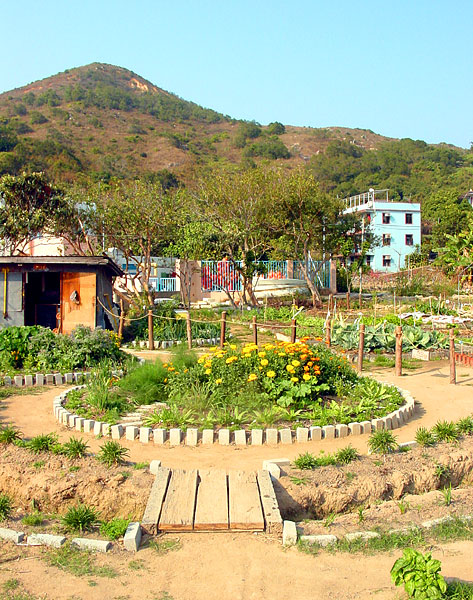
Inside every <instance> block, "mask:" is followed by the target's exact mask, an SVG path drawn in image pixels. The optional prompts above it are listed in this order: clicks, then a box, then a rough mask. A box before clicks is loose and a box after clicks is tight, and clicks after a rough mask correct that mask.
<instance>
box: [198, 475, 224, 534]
mask: <svg viewBox="0 0 473 600" xmlns="http://www.w3.org/2000/svg"><path fill="white" fill-rule="evenodd" d="M194 529H195V530H196V531H214V530H223V529H228V489H227V473H226V472H225V471H224V470H223V469H199V487H198V488H197V501H196V507H195V517H194Z"/></svg>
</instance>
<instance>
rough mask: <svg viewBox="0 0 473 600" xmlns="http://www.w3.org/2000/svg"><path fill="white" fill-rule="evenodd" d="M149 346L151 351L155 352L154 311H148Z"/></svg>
mask: <svg viewBox="0 0 473 600" xmlns="http://www.w3.org/2000/svg"><path fill="white" fill-rule="evenodd" d="M148 346H149V349H150V350H154V331H153V311H152V310H151V308H150V309H149V310H148Z"/></svg>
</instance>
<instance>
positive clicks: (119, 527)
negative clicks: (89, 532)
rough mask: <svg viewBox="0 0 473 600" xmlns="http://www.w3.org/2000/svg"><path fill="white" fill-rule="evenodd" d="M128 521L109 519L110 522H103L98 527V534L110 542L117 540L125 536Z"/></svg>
mask: <svg viewBox="0 0 473 600" xmlns="http://www.w3.org/2000/svg"><path fill="white" fill-rule="evenodd" d="M129 524H130V519H118V518H117V519H111V520H110V521H103V522H102V524H101V525H100V533H101V534H102V535H103V536H105V537H108V538H110V539H111V540H117V539H118V538H121V537H123V536H124V535H125V532H126V530H127V527H128V525H129Z"/></svg>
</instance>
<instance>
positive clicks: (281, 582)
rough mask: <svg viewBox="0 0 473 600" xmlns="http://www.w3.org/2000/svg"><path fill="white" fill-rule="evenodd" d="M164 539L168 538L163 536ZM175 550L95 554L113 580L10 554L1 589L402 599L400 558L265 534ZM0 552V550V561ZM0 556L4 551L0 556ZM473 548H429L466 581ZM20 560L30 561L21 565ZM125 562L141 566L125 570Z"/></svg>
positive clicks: (78, 597) (119, 598)
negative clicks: (307, 546)
mask: <svg viewBox="0 0 473 600" xmlns="http://www.w3.org/2000/svg"><path fill="white" fill-rule="evenodd" d="M167 539H169V538H167ZM180 541H181V544H182V546H181V548H180V549H179V550H177V551H174V552H170V553H168V554H166V555H163V556H159V555H157V553H156V552H155V551H154V550H153V549H151V548H148V549H144V550H140V552H139V553H138V554H137V555H135V556H134V555H131V554H126V553H124V552H121V553H114V554H110V555H106V556H98V557H97V561H98V563H100V564H104V565H109V566H111V567H112V568H114V569H116V571H117V572H118V576H117V577H116V578H115V579H103V578H97V577H89V576H83V577H76V576H73V575H67V574H65V573H63V572H62V571H59V570H58V569H56V568H55V567H48V566H46V565H45V563H44V562H43V561H42V560H40V559H39V558H34V557H38V556H39V555H40V553H41V551H40V550H37V549H35V550H32V549H25V548H21V549H14V548H12V546H9V547H8V548H9V549H11V550H10V551H8V550H7V551H6V554H7V555H8V554H9V555H10V556H12V557H13V556H15V555H19V556H21V557H23V558H20V560H19V561H16V560H15V561H11V562H8V563H3V564H2V561H1V559H0V583H3V582H5V581H6V580H8V579H12V578H16V579H18V580H20V582H21V583H22V585H23V586H24V588H25V589H26V590H27V591H28V592H30V593H33V594H35V595H38V596H40V595H41V597H43V594H45V593H46V594H47V596H46V597H47V598H48V599H50V600H51V599H54V600H72V599H74V600H96V599H97V600H125V599H133V600H222V599H226V598H234V599H235V600H266V599H268V600H269V599H271V600H292V599H293V598H298V599H299V600H334V599H336V600H365V599H366V598H371V597H374V598H376V599H377V600H394V598H399V597H404V596H402V595H401V594H400V590H398V589H397V590H396V588H395V587H394V586H393V584H392V583H391V581H390V576H389V571H390V569H391V567H392V565H393V563H394V561H395V560H396V558H398V557H399V556H400V554H401V552H400V551H396V552H395V553H391V554H389V553H383V554H376V555H374V556H364V555H362V554H352V555H350V554H342V553H337V554H333V555H332V554H329V553H326V552H321V553H319V554H318V555H317V556H310V555H306V554H303V553H301V552H299V550H297V549H296V548H291V549H288V550H284V549H283V548H282V546H281V545H280V544H279V543H277V542H275V541H273V540H271V539H269V538H267V537H266V536H264V535H258V536H256V535H247V534H236V535H230V534H187V535H181V536H180ZM5 549H6V546H5V545H4V546H3V547H2V546H1V544H0V556H5V554H4V552H5ZM2 550H3V551H2ZM472 550H473V543H472V542H455V543H451V544H446V545H444V546H443V548H433V549H432V551H433V554H434V556H435V557H436V558H439V559H440V560H441V561H442V574H443V575H444V576H446V577H455V578H459V579H462V580H466V581H471V578H472V567H471V552H472ZM26 557H31V558H29V559H28V560H25V558H26ZM131 560H134V561H136V560H138V561H142V568H141V569H139V570H133V568H130V566H129V562H130V561H131Z"/></svg>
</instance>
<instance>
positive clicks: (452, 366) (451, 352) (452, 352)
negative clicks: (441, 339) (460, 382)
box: [449, 329, 457, 384]
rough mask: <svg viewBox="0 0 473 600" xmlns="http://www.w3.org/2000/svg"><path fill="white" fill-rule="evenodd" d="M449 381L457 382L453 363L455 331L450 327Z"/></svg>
mask: <svg viewBox="0 0 473 600" xmlns="http://www.w3.org/2000/svg"><path fill="white" fill-rule="evenodd" d="M449 337H450V383H453V384H456V382H457V368H456V365H455V331H454V330H453V329H450V333H449Z"/></svg>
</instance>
